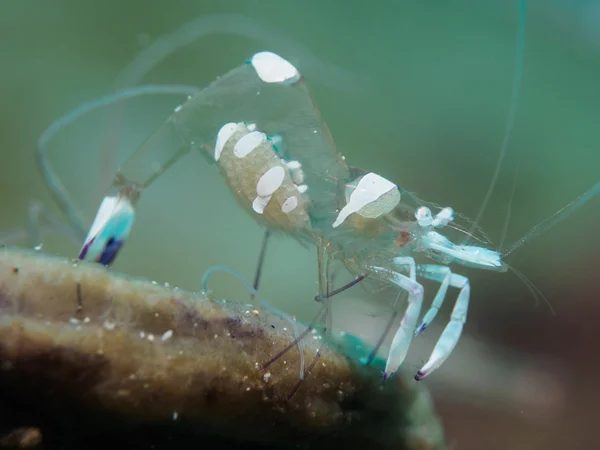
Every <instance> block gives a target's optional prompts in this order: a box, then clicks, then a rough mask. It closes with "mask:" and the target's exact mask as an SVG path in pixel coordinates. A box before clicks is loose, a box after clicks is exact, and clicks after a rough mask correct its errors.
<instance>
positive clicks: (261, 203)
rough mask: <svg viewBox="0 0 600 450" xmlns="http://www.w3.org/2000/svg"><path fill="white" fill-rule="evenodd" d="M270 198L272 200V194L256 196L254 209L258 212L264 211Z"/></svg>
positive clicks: (253, 204) (253, 203)
mask: <svg viewBox="0 0 600 450" xmlns="http://www.w3.org/2000/svg"><path fill="white" fill-rule="evenodd" d="M269 200H271V196H270V195H269V196H268V197H261V196H258V197H256V198H255V199H254V201H253V202H252V209H253V210H254V211H255V212H256V213H258V214H262V213H264V212H265V208H266V207H267V205H268V204H269Z"/></svg>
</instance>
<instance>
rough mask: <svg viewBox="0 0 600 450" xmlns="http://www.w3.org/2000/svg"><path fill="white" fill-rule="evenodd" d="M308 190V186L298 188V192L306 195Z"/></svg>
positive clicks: (303, 185) (302, 185)
mask: <svg viewBox="0 0 600 450" xmlns="http://www.w3.org/2000/svg"><path fill="white" fill-rule="evenodd" d="M307 190H308V186H307V185H306V184H301V185H300V186H298V192H300V193H301V194H304V193H305V192H306V191H307Z"/></svg>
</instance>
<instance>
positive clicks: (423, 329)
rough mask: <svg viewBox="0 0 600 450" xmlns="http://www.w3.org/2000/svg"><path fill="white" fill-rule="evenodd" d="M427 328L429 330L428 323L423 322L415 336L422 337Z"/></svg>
mask: <svg viewBox="0 0 600 450" xmlns="http://www.w3.org/2000/svg"><path fill="white" fill-rule="evenodd" d="M425 328H427V322H423V323H422V324H421V325H419V328H417V331H415V336H418V335H420V334H421V333H422V332H423V331H425Z"/></svg>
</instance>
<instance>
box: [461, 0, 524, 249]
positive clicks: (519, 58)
mask: <svg viewBox="0 0 600 450" xmlns="http://www.w3.org/2000/svg"><path fill="white" fill-rule="evenodd" d="M518 10H519V13H518V21H519V22H518V24H517V50H516V53H515V71H514V76H513V86H512V98H511V100H510V107H509V111H508V119H507V121H506V128H505V129H504V137H503V139H502V145H501V147H500V155H499V156H498V162H497V163H496V170H495V171H494V176H493V177H492V181H491V182H490V185H489V187H488V190H487V192H486V194H485V198H484V199H483V203H482V204H481V208H480V209H479V212H478V213H477V217H476V218H475V221H474V222H473V225H472V226H471V229H470V230H469V232H468V233H467V237H466V239H465V240H464V242H463V243H462V245H466V244H467V243H468V242H469V239H470V235H472V234H473V232H474V231H475V229H476V228H477V225H478V224H479V222H480V221H481V217H482V216H483V213H484V212H485V208H486V207H487V204H488V203H489V201H490V198H491V196H492V192H494V188H495V187H496V183H497V181H498V175H499V174H500V169H501V168H502V162H503V161H504V157H505V156H506V152H507V150H508V140H509V138H510V134H511V132H512V129H513V126H514V124H515V116H516V113H517V104H518V100H519V91H520V88H521V78H522V75H523V59H524V53H525V23H526V21H527V1H526V0H519V3H518Z"/></svg>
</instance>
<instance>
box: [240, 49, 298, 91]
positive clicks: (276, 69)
mask: <svg viewBox="0 0 600 450" xmlns="http://www.w3.org/2000/svg"><path fill="white" fill-rule="evenodd" d="M251 63H252V66H253V67H254V70H256V74H257V75H258V76H259V78H260V79H261V80H263V81H264V82H265V83H281V84H294V83H295V82H296V81H298V80H299V79H300V73H299V72H298V69H296V68H295V67H294V66H293V64H291V63H290V62H289V61H287V60H285V59H283V58H282V57H281V56H279V55H277V54H275V53H271V52H259V53H256V54H255V55H254V56H253V57H252V60H251Z"/></svg>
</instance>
